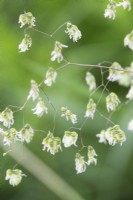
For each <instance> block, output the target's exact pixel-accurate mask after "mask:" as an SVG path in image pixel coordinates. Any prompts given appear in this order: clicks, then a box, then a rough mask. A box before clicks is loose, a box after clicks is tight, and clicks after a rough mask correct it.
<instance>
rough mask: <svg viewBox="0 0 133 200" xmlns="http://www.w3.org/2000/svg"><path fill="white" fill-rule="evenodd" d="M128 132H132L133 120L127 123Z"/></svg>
mask: <svg viewBox="0 0 133 200" xmlns="http://www.w3.org/2000/svg"><path fill="white" fill-rule="evenodd" d="M128 130H129V131H133V119H131V121H130V122H129V123H128Z"/></svg>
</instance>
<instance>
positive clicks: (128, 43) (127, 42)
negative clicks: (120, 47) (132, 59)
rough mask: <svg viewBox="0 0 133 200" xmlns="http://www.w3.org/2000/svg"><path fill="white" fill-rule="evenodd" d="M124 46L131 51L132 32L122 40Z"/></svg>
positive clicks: (132, 42) (132, 45)
mask: <svg viewBox="0 0 133 200" xmlns="http://www.w3.org/2000/svg"><path fill="white" fill-rule="evenodd" d="M124 46H128V47H129V48H130V49H131V50H132V51H133V31H131V33H129V34H127V35H126V37H125V38H124Z"/></svg>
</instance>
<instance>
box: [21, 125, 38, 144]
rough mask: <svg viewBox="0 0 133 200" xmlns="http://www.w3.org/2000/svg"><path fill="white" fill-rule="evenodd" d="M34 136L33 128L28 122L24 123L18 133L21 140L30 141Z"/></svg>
mask: <svg viewBox="0 0 133 200" xmlns="http://www.w3.org/2000/svg"><path fill="white" fill-rule="evenodd" d="M33 136H34V130H33V129H32V127H31V126H30V125H29V124H26V125H25V126H24V127H23V128H22V129H21V130H20V131H19V133H18V137H19V139H20V141H21V142H24V141H25V142H26V143H30V142H31V140H32V138H33Z"/></svg>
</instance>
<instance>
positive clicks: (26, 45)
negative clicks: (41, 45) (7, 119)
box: [18, 34, 32, 52]
mask: <svg viewBox="0 0 133 200" xmlns="http://www.w3.org/2000/svg"><path fill="white" fill-rule="evenodd" d="M31 45H32V39H31V37H30V36H29V35H28V34H25V37H24V39H23V40H22V42H21V43H20V44H19V46H18V48H19V49H20V51H19V52H25V51H27V50H29V47H31Z"/></svg>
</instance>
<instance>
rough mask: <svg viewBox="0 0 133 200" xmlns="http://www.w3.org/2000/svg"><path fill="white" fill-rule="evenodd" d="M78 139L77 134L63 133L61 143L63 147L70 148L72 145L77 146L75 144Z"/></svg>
mask: <svg viewBox="0 0 133 200" xmlns="http://www.w3.org/2000/svg"><path fill="white" fill-rule="evenodd" d="M77 139H78V134H77V133H76V132H74V131H73V132H70V131H65V133H64V136H63V139H62V142H63V143H64V146H65V147H70V146H72V145H74V146H77V145H76V142H77Z"/></svg>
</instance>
